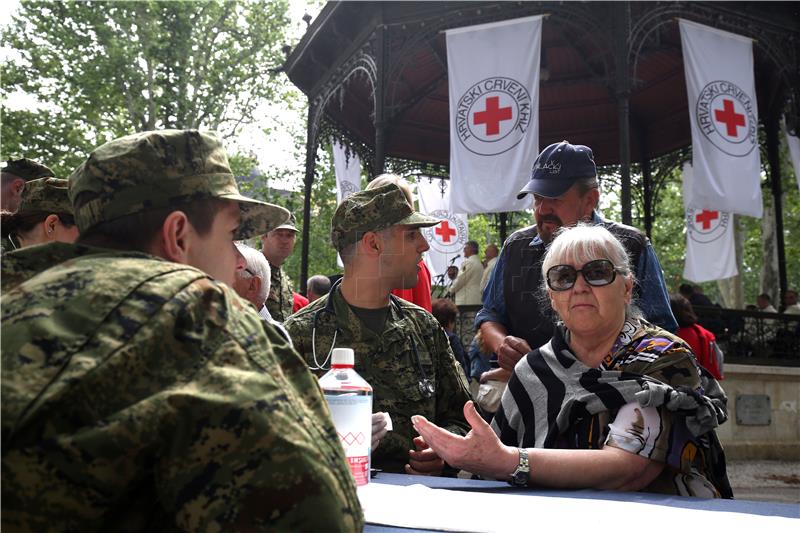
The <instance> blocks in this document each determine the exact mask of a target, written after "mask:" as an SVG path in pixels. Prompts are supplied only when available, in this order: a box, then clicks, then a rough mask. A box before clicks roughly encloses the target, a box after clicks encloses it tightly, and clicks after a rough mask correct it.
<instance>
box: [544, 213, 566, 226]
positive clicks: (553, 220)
mask: <svg viewBox="0 0 800 533" xmlns="http://www.w3.org/2000/svg"><path fill="white" fill-rule="evenodd" d="M545 222H551V223H553V224H557V225H559V226H563V225H564V223H563V222H561V219H560V218H558V217H557V216H555V215H544V216H542V217H541V218H540V219H539V223H540V224H544V223H545Z"/></svg>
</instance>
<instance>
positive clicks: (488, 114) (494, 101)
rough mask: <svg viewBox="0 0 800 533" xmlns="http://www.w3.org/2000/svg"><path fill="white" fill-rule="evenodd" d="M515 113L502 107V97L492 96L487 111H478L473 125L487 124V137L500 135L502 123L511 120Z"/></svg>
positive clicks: (473, 118)
mask: <svg viewBox="0 0 800 533" xmlns="http://www.w3.org/2000/svg"><path fill="white" fill-rule="evenodd" d="M512 115H513V112H512V111H511V107H500V97H499V96H490V97H489V98H487V99H486V109H485V110H484V111H478V112H476V113H475V115H473V117H472V123H473V124H475V125H476V126H477V125H478V124H486V135H497V134H498V133H500V122H501V121H503V120H511V117H512Z"/></svg>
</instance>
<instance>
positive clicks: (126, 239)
mask: <svg viewBox="0 0 800 533" xmlns="http://www.w3.org/2000/svg"><path fill="white" fill-rule="evenodd" d="M86 201H88V200H86V199H84V198H81V197H80V196H79V197H78V198H77V200H76V202H75V204H76V206H80V205H83V203H85V202H86ZM227 201H228V200H222V199H220V198H203V199H200V200H194V201H191V202H187V203H185V204H182V205H178V206H170V207H162V208H158V209H152V210H149V211H142V212H140V213H134V214H132V215H126V216H123V217H120V218H117V219H114V220H109V221H106V222H98V223H97V224H95V225H94V226H92V227H91V228H89V229H88V230H87V231H86V233H82V234H81V235H80V237H78V241H77V242H78V243H79V244H85V245H88V246H98V247H102V248H112V249H116V250H136V251H141V252H144V251H147V250H148V248H149V247H150V245H151V244H152V242H153V240H154V239H155V237H156V235H157V234H158V231H159V230H160V229H161V226H162V225H163V224H164V220H165V219H166V218H167V216H168V215H169V214H170V213H172V212H173V211H182V212H183V213H185V214H186V218H188V219H189V222H190V223H191V224H192V227H193V228H194V230H195V231H196V232H197V233H198V234H199V235H201V236H203V235H207V234H208V232H209V231H211V226H212V225H213V224H214V219H215V218H216V216H217V213H218V212H219V211H220V210H221V209H222V208H223V207H224V206H225V205H226V202H227Z"/></svg>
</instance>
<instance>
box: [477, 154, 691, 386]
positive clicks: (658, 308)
mask: <svg viewBox="0 0 800 533" xmlns="http://www.w3.org/2000/svg"><path fill="white" fill-rule="evenodd" d="M526 194H532V195H533V216H534V218H535V220H536V225H534V226H530V227H527V228H523V229H521V230H519V231H516V232H515V233H513V234H512V235H511V236H510V237H509V238H508V239H507V240H506V242H505V244H504V245H503V250H502V252H501V254H500V258H499V259H498V261H497V264H496V265H495V267H494V271H493V272H492V275H491V277H490V278H489V283H488V284H487V285H486V289H485V290H484V292H483V309H481V310H480V312H479V313H478V315H477V316H476V317H475V327H476V328H480V330H481V333H482V335H483V339H484V342H485V343H486V346H487V347H488V348H489V349H490V350H491V351H492V352H494V353H495V354H497V359H498V362H499V364H500V367H501V369H502V370H501V371H498V372H497V374H499V375H497V376H493V378H495V379H497V378H500V379H502V378H503V377H504V376H503V373H504V372H503V371H507V372H506V373H505V376H506V379H507V376H508V375H509V374H508V373H509V372H510V371H511V370H512V369H513V368H514V365H515V364H516V363H517V361H519V359H520V358H521V357H522V356H523V355H525V354H527V353H528V352H529V351H531V349H535V348H538V347H539V346H541V345H543V344H545V343H546V342H547V341H548V340H550V337H551V336H552V334H553V320H552V318H551V317H549V316H543V315H542V313H541V311H540V308H541V306H540V304H539V299H538V292H539V289H540V287H541V284H542V279H541V276H542V273H541V264H542V263H541V262H542V258H543V257H544V253H545V251H546V249H547V246H548V245H549V243H550V241H552V240H553V234H554V233H555V232H556V231H557V230H558V229H559V228H560V227H562V226H571V225H573V224H576V223H577V222H580V221H586V222H591V223H593V224H600V225H603V226H605V227H606V228H607V229H608V230H609V231H610V232H611V233H612V234H614V235H615V236H616V237H617V238H618V239H619V240H620V241H621V242H622V244H623V245H624V246H625V249H626V250H627V251H628V254H629V255H630V257H631V264H633V265H635V267H636V279H637V280H638V284H637V286H636V289H635V295H636V298H637V305H638V306H639V307H640V308H641V310H642V312H643V313H644V316H645V318H646V319H647V320H648V321H650V322H652V323H653V324H656V325H658V326H661V327H663V328H665V329H667V330H669V331H675V330H677V329H678V325H677V323H676V322H675V318H674V317H673V316H672V311H671V310H670V306H669V296H668V293H667V288H666V285H665V283H664V276H663V273H662V272H661V265H660V264H659V262H658V258H656V255H655V252H654V251H653V248H652V246H650V241H649V240H648V239H647V236H645V235H644V234H643V233H642V232H641V231H639V230H638V229H636V228H633V227H630V226H624V225H622V224H618V223H616V222H609V221H605V220H603V219H602V217H601V216H600V214H599V213H598V212H597V211H596V208H597V204H598V202H599V200H600V189H599V183H598V181H597V168H596V167H595V164H594V155H593V154H592V150H591V149H590V148H589V147H587V146H582V145H574V144H570V143H568V142H567V141H561V142H560V143H555V144H551V145H550V146H548V147H547V148H545V149H544V150H543V151H542V153H540V154H539V157H537V158H536V161H535V162H534V164H533V170H532V171H531V180H530V182H529V183H528V184H527V185H526V186H525V187H524V188H523V189H522V190H521V191H520V192H519V194H518V195H517V198H520V199H521V198H523V197H524V196H525V195H526Z"/></svg>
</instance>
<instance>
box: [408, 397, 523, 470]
mask: <svg viewBox="0 0 800 533" xmlns="http://www.w3.org/2000/svg"><path fill="white" fill-rule="evenodd" d="M464 418H465V419H466V420H467V422H469V425H470V427H471V428H472V430H471V431H470V432H469V433H467V436H466V437H462V436H460V435H456V434H454V433H450V432H449V431H447V430H445V429H442V428H440V427H439V426H437V425H436V424H433V423H432V422H429V421H428V420H426V419H425V417H424V416H420V415H415V416H412V417H411V423H412V424H413V425H414V429H415V430H416V431H417V433H419V434H420V435H421V436H422V438H423V439H425V442H426V443H427V444H428V446H430V448H431V449H433V450H434V451H435V452H436V455H438V456H439V457H441V458H442V459H444V461H445V462H446V463H447V464H449V465H450V466H453V467H455V468H461V469H463V470H466V471H467V472H471V473H473V474H479V475H482V476H485V477H493V478H496V479H506V478H508V477H509V476H510V475H511V473H512V472H513V471H514V469H515V468H516V467H517V464H518V463H519V451H518V450H517V448H514V447H510V446H506V445H504V444H503V443H502V442H500V439H499V438H498V437H497V435H495V433H494V431H493V430H492V428H491V426H489V424H487V423H486V422H485V421H484V420H483V418H481V415H479V414H478V411H476V410H475V404H473V403H472V402H471V401H469V402H467V403H466V404H464Z"/></svg>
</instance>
